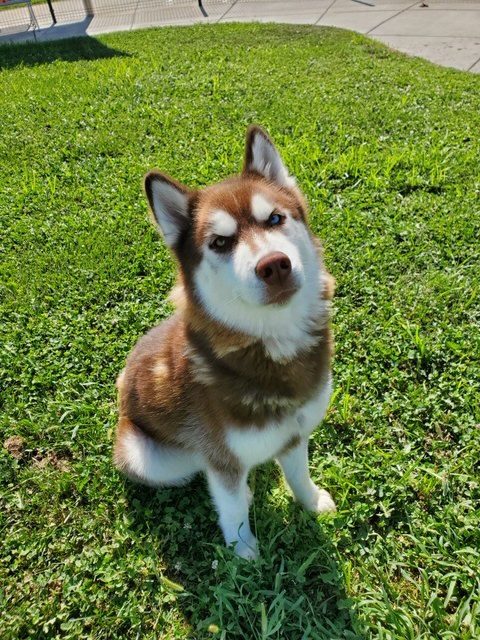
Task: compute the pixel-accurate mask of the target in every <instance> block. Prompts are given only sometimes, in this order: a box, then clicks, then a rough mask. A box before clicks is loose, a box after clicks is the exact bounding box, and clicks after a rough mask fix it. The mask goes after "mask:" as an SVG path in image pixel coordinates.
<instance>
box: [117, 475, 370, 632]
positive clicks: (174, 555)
mask: <svg viewBox="0 0 480 640" xmlns="http://www.w3.org/2000/svg"><path fill="white" fill-rule="evenodd" d="M272 475H273V474H272V467H271V466H270V465H269V466H267V468H266V469H259V470H257V471H256V472H255V481H254V483H255V489H254V493H255V498H254V505H252V508H251V515H250V520H251V523H252V528H253V530H254V531H256V534H257V537H258V539H259V542H260V554H261V559H260V560H258V561H255V562H246V561H244V560H241V559H238V558H236V557H235V556H234V555H233V552H232V551H231V550H229V549H225V547H224V546H223V540H222V536H221V533H220V529H219V527H218V525H217V523H216V514H215V513H214V511H213V509H212V507H211V502H210V498H209V496H208V491H207V488H206V483H205V482H204V481H203V479H202V478H201V477H197V478H195V479H194V480H193V482H192V483H191V484H189V485H187V486H185V487H181V488H170V489H161V490H154V489H148V488H145V487H141V486H138V485H133V484H130V483H129V484H128V485H127V498H128V501H129V505H130V520H131V523H132V524H131V527H132V534H133V537H134V538H135V539H136V540H137V543H139V544H140V546H141V547H143V548H141V549H137V550H138V551H140V553H142V554H144V555H145V556H149V555H150V554H152V552H154V551H153V550H154V549H156V551H155V552H154V553H157V554H158V557H157V558H156V562H157V563H158V566H159V567H163V577H162V578H160V579H159V583H158V585H157V588H158V589H159V590H161V591H162V590H163V591H166V592H167V593H169V597H173V598H174V599H175V601H176V607H178V609H179V610H180V611H181V612H182V614H183V616H184V617H185V620H186V621H187V623H188V624H189V625H191V627H192V629H193V630H194V633H195V637H196V638H203V637H211V633H208V628H209V626H210V625H213V629H214V630H215V627H218V628H219V630H221V631H223V632H225V633H226V637H229V638H245V639H248V640H255V639H256V638H262V637H272V638H284V637H285V638H286V637H288V638H289V640H297V639H298V640H300V639H301V638H316V639H318V640H331V639H332V638H339V639H340V638H348V639H350V640H362V639H363V638H365V636H364V635H363V634H362V631H361V625H360V623H359V622H358V621H357V620H356V617H355V614H354V612H353V610H352V603H351V601H350V600H349V598H348V595H347V593H346V589H345V581H344V576H343V571H342V568H341V566H340V565H339V563H338V560H337V558H338V554H337V552H336V550H335V548H334V546H333V544H332V541H331V537H330V535H331V534H330V533H329V531H331V529H332V525H333V523H332V522H331V521H330V522H329V523H326V522H322V521H321V520H318V519H317V517H316V516H314V515H312V514H308V513H306V512H305V511H304V510H303V509H301V508H300V507H299V506H298V505H297V504H295V503H293V501H292V500H289V502H288V503H285V501H284V500H283V501H282V505H283V506H282V507H281V508H278V507H274V506H273V505H272V504H271V490H272V489H273V487H274V486H277V480H278V478H276V479H275V480H273V484H272ZM333 526H334V525H333ZM265 625H266V626H265ZM262 628H263V631H262ZM265 629H267V630H269V633H268V634H266V632H265ZM210 630H212V628H211V629H210ZM222 637H223V636H222Z"/></svg>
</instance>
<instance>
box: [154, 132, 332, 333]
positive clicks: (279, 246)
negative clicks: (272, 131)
mask: <svg viewBox="0 0 480 640" xmlns="http://www.w3.org/2000/svg"><path fill="white" fill-rule="evenodd" d="M145 191H146V194H147V198H148V202H149V204H150V208H151V210H152V213H153V215H154V218H155V220H156V222H157V223H158V226H159V227H160V229H161V231H162V233H163V236H164V238H165V242H166V243H167V244H168V245H169V246H170V247H171V248H172V249H173V251H174V252H175V254H176V256H177V258H178V260H179V263H180V268H181V270H182V276H183V282H184V285H185V287H186V288H187V290H188V293H189V294H190V295H191V296H192V297H193V299H194V300H195V301H196V302H197V303H198V304H200V305H201V306H202V308H203V309H204V310H205V311H206V312H207V313H208V314H209V315H210V316H212V317H213V318H215V319H216V320H218V321H220V322H221V323H223V324H225V325H227V326H229V327H232V328H235V329H237V330H239V331H243V332H245V333H247V334H249V335H254V336H258V337H264V338H265V337H269V336H270V337H272V336H273V337H276V336H278V337H279V338H282V337H283V339H285V338H286V337H287V339H288V335H289V334H290V333H291V331H288V330H287V325H291V324H292V323H293V324H297V325H298V323H300V324H301V323H302V322H304V323H305V322H306V323H307V324H308V321H309V320H310V319H311V317H312V315H315V313H317V312H318V304H319V300H321V298H322V287H323V286H324V284H325V283H324V282H322V274H323V266H322V263H321V257H320V253H319V250H318V244H317V243H316V241H315V239H314V238H313V237H312V235H311V233H310V231H309V229H308V226H307V221H306V204H305V201H304V199H303V197H302V195H301V193H300V191H299V189H298V188H297V186H296V183H295V180H294V178H292V177H291V176H290V175H289V173H288V171H287V169H286V167H285V166H284V164H283V162H282V159H281V158H280V155H279V153H278V151H277V150H276V148H275V146H274V145H273V143H272V141H271V140H270V138H269V137H268V136H267V135H266V134H265V132H264V131H263V130H262V129H260V128H259V127H251V128H250V129H249V130H248V133H247V142H246V153H245V162H244V167H243V172H242V173H241V175H239V176H235V177H232V178H229V179H227V180H225V181H223V182H220V183H218V184H215V185H212V186H209V187H207V188H205V189H202V190H200V191H192V190H190V189H188V188H187V187H185V186H183V185H181V184H179V183H178V182H176V181H175V180H172V178H170V177H168V176H167V175H165V174H163V173H160V172H157V171H151V172H150V173H148V174H147V176H146V178H145ZM325 276H326V274H325ZM297 329H298V326H297Z"/></svg>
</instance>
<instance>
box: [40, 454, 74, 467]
mask: <svg viewBox="0 0 480 640" xmlns="http://www.w3.org/2000/svg"><path fill="white" fill-rule="evenodd" d="M32 465H33V466H34V467H35V468H36V469H46V468H47V467H53V468H54V469H58V471H70V462H69V460H67V459H66V458H60V457H59V456H57V454H56V453H53V452H48V453H45V454H44V455H42V454H40V453H37V455H36V456H35V457H34V458H33V460H32Z"/></svg>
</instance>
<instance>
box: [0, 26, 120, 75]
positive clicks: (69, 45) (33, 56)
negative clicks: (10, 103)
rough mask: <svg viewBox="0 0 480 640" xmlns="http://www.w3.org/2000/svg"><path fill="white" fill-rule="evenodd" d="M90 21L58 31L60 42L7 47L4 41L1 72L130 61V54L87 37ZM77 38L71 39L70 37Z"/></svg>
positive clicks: (58, 28) (1, 51) (1, 47)
mask: <svg viewBox="0 0 480 640" xmlns="http://www.w3.org/2000/svg"><path fill="white" fill-rule="evenodd" d="M89 22H90V18H87V19H86V20H84V21H82V22H81V23H79V24H80V26H79V27H78V30H76V31H75V32H73V33H72V30H71V29H70V30H68V31H65V32H64V35H62V33H63V32H62V31H61V29H62V27H52V29H56V30H57V32H56V35H57V36H58V38H67V39H58V40H52V41H49V42H21V43H10V44H9V43H5V42H2V39H1V38H0V70H2V69H12V68H14V67H18V66H27V67H31V66H35V65H37V64H45V63H49V62H55V61H57V60H62V61H66V62H76V61H78V60H98V59H101V58H115V57H120V56H127V57H129V56H130V54H129V53H124V52H123V51H118V50H116V49H112V48H110V47H107V46H106V45H104V44H103V43H102V42H100V41H99V40H97V39H96V38H92V37H91V36H87V35H84V34H85V30H86V27H87V26H88V23H89ZM72 35H73V36H74V37H69V36H72Z"/></svg>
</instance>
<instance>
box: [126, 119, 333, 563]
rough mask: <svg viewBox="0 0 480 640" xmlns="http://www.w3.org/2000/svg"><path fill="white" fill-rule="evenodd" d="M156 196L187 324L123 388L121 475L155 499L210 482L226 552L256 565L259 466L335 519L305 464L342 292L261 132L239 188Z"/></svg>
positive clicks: (147, 342)
mask: <svg viewBox="0 0 480 640" xmlns="http://www.w3.org/2000/svg"><path fill="white" fill-rule="evenodd" d="M145 191H146V194H147V198H148V202H149V205H150V208H151V210H152V212H153V215H154V218H155V221H156V223H157V224H158V226H159V227H160V229H161V231H162V232H163V236H164V238H165V242H166V243H167V244H168V245H169V247H171V249H172V250H173V252H174V254H175V256H176V258H177V260H178V263H179V268H180V273H179V283H178V285H177V288H176V295H175V298H176V300H174V302H176V303H177V311H176V313H175V314H174V315H173V316H172V317H171V318H169V319H168V320H166V321H164V322H163V323H162V324H161V325H159V326H157V327H154V328H153V329H152V330H151V331H149V332H148V333H147V334H146V335H145V336H143V337H142V338H141V339H140V340H139V341H138V343H137V345H136V346H135V348H134V349H133V351H132V353H131V354H130V356H129V357H128V360H127V364H126V367H125V369H124V370H123V371H122V373H121V374H120V376H119V378H118V380H117V387H118V392H119V409H120V419H119V423H118V428H117V433H116V443H115V452H114V460H115V464H116V466H117V467H118V469H120V470H121V471H123V472H124V473H125V474H126V475H127V476H129V477H130V478H132V479H134V480H137V481H140V482H143V483H145V484H148V485H153V486H168V485H179V484H182V483H185V482H186V481H188V480H189V479H190V478H191V477H192V476H193V475H194V474H196V473H197V472H200V471H202V472H204V473H205V475H206V477H207V480H208V485H209V488H210V494H211V496H212V499H213V502H214V504H215V506H216V508H217V511H218V515H219V521H220V526H221V528H222V531H223V535H224V537H225V541H226V543H227V544H232V543H233V544H235V550H236V553H237V554H238V555H240V556H242V557H246V558H253V557H255V556H256V555H257V541H256V538H255V536H254V535H253V533H252V532H251V530H250V524H249V518H248V509H249V503H250V491H249V488H248V486H247V477H248V473H249V470H250V469H251V468H252V467H254V466H255V465H258V464H260V463H262V462H264V461H266V460H270V459H272V458H276V459H277V460H278V462H279V463H280V465H281V467H282V469H283V472H284V474H285V478H286V480H287V482H288V484H289V485H290V488H291V489H292V491H293V494H294V495H295V498H296V499H297V500H298V501H299V502H300V503H301V504H302V505H303V506H304V507H305V508H306V509H309V510H312V511H315V512H317V513H321V512H324V511H333V510H334V509H335V504H334V502H333V500H332V498H331V496H330V494H329V493H328V492H327V491H325V490H323V489H319V488H318V487H317V486H316V485H315V484H314V483H313V482H312V480H311V478H310V474H309V471H308V451H307V441H308V437H309V435H310V433H311V432H312V431H313V429H314V428H315V427H316V426H317V425H318V423H319V422H320V421H321V420H322V418H323V416H324V414H325V411H326V409H327V406H328V403H329V399H330V394H331V388H332V382H331V372H330V362H331V357H332V336H331V331H330V327H329V314H330V313H329V312H330V299H331V297H332V292H333V291H332V290H333V280H332V278H331V276H330V275H329V274H328V273H327V271H326V270H325V267H324V264H323V260H322V253H321V248H320V244H319V243H318V241H317V240H316V239H315V238H314V237H313V236H312V234H311V232H310V231H309V229H308V227H307V219H306V216H307V213H306V204H305V200H304V198H303V197H302V195H301V193H300V191H299V189H298V188H297V186H296V183H295V180H294V179H293V178H292V177H291V176H290V175H289V174H288V171H287V169H286V168H285V166H284V164H283V162H282V160H281V158H280V155H279V154H278V152H277V150H276V149H275V147H274V145H273V143H272V142H271V140H270V139H269V137H268V136H267V135H266V134H265V133H264V132H263V131H262V129H260V128H259V127H251V128H250V129H249V130H248V133H247V143H246V154H245V163H244V167H243V171H242V174H241V175H239V176H234V177H231V178H228V179H227V180H225V181H223V182H220V183H219V184H215V185H212V186H209V187H207V188H205V189H202V190H198V191H193V190H190V189H188V188H187V187H185V186H183V185H182V184H179V183H178V182H176V181H175V180H172V179H171V178H170V177H168V176H167V175H165V174H163V173H159V172H157V171H151V172H150V173H148V174H147V176H146V178H145Z"/></svg>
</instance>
